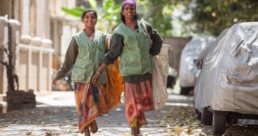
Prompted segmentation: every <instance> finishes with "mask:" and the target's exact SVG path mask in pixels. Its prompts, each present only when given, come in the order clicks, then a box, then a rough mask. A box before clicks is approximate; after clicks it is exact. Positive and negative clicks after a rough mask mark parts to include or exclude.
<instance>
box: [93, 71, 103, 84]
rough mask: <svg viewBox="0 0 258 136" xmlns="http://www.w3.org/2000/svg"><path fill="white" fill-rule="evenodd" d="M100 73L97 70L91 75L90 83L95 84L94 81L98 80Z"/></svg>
mask: <svg viewBox="0 0 258 136" xmlns="http://www.w3.org/2000/svg"><path fill="white" fill-rule="evenodd" d="M100 75H101V73H100V72H99V71H97V72H96V73H95V74H94V75H93V77H92V81H91V82H92V84H96V82H97V81H98V79H99V77H100Z"/></svg>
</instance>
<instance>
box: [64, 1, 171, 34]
mask: <svg viewBox="0 0 258 136" xmlns="http://www.w3.org/2000/svg"><path fill="white" fill-rule="evenodd" d="M136 1H137V13H138V14H139V15H140V17H143V18H144V19H145V20H146V21H148V22H150V23H151V24H152V25H153V26H154V27H155V28H156V29H157V30H158V32H159V33H160V34H161V35H163V36H164V35H171V32H172V26H171V13H172V10H171V8H170V5H168V4H166V3H165V1H164V2H163V3H161V2H160V1H159V0H136ZM88 2H89V4H90V5H91V7H76V8H72V9H68V8H65V7H62V11H64V12H65V13H67V14H69V15H72V16H75V17H80V16H81V13H82V12H83V11H84V10H86V9H87V8H93V9H98V8H97V7H96V6H97V3H96V1H95V0H89V1H88ZM121 3H122V1H114V0H103V1H102V5H98V7H101V8H100V9H99V10H97V11H98V16H99V18H98V24H97V27H98V29H100V30H106V31H108V32H111V31H112V29H113V28H114V27H115V26H117V25H118V24H119V23H120V12H121ZM163 7H165V8H164V9H163ZM160 9H163V10H160Z"/></svg>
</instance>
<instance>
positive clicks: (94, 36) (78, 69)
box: [53, 9, 110, 136]
mask: <svg viewBox="0 0 258 136" xmlns="http://www.w3.org/2000/svg"><path fill="white" fill-rule="evenodd" d="M81 20H82V22H83V23H84V27H85V28H84V29H83V30H82V31H80V32H79V33H77V34H75V35H74V36H73V37H72V40H71V42H70V45H69V47H68V50H67V53H66V56H65V61H64V63H63V64H62V66H61V67H60V69H59V70H58V72H57V73H56V75H55V78H54V80H53V84H55V82H56V80H58V79H61V78H63V77H64V76H65V74H66V73H67V72H68V71H69V70H70V69H71V68H72V67H73V68H72V77H71V78H72V81H73V82H74V83H75V100H76V109H77V113H78V117H79V125H78V126H79V131H80V132H81V133H84V135H85V136H90V131H91V132H92V133H96V132H97V130H98V126H97V123H96V118H97V117H98V116H100V115H102V114H106V113H108V110H109V108H110V107H108V104H107V100H106V97H105V94H106V90H105V89H106V82H107V73H106V71H102V73H101V74H100V73H97V74H99V75H98V77H99V80H98V82H95V83H94V84H92V82H91V79H92V76H93V74H94V73H96V71H97V68H98V67H99V66H100V64H102V63H103V61H104V58H105V41H106V36H107V34H106V33H103V32H101V31H98V30H96V29H95V25H96V23H97V13H96V11H95V10H91V9H90V10H86V11H84V12H83V13H82V15H81Z"/></svg>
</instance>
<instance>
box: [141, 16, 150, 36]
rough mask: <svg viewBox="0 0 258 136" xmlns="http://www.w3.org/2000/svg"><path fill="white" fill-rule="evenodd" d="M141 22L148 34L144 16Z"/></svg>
mask: <svg viewBox="0 0 258 136" xmlns="http://www.w3.org/2000/svg"><path fill="white" fill-rule="evenodd" d="M140 22H141V24H142V26H143V29H144V31H145V32H146V33H147V34H148V31H147V26H146V24H145V21H144V19H143V18H142V19H141V20H140Z"/></svg>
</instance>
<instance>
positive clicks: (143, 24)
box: [140, 18, 153, 45]
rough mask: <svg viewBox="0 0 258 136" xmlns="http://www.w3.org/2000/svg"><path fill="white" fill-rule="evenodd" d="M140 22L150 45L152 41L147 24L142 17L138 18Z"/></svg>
mask: <svg viewBox="0 0 258 136" xmlns="http://www.w3.org/2000/svg"><path fill="white" fill-rule="evenodd" d="M140 22H141V24H142V26H143V28H144V31H145V33H146V34H147V36H148V38H149V42H150V45H152V43H153V41H152V39H151V36H150V33H149V32H148V31H147V25H146V23H145V21H144V19H143V18H142V19H141V20H140Z"/></svg>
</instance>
